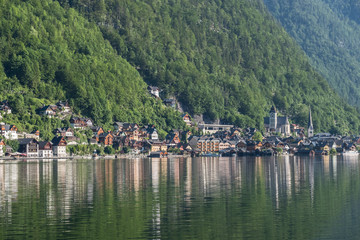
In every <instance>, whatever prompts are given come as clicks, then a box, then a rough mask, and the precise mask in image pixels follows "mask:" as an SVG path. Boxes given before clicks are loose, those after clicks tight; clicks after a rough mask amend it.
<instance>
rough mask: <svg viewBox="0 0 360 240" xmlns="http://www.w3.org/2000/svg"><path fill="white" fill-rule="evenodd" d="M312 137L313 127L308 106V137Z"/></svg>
mask: <svg viewBox="0 0 360 240" xmlns="http://www.w3.org/2000/svg"><path fill="white" fill-rule="evenodd" d="M313 136H314V126H313V122H312V117H311V107H310V106H309V123H308V137H309V138H310V137H313Z"/></svg>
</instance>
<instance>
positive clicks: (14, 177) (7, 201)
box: [0, 164, 19, 217]
mask: <svg viewBox="0 0 360 240" xmlns="http://www.w3.org/2000/svg"><path fill="white" fill-rule="evenodd" d="M18 166H19V165H18V164H0V212H3V213H7V214H8V216H7V217H11V213H12V202H13V201H16V199H17V196H18V176H19V174H18V171H19V168H18Z"/></svg>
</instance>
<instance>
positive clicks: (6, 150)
mask: <svg viewBox="0 0 360 240" xmlns="http://www.w3.org/2000/svg"><path fill="white" fill-rule="evenodd" d="M17 141H18V142H19V148H18V151H17V152H13V149H12V148H11V147H10V146H9V145H6V144H5V141H4V139H0V156H1V157H2V156H4V155H5V154H8V155H10V156H25V157H44V158H51V157H54V156H56V157H66V156H67V154H66V145H67V143H66V140H65V138H64V137H58V136H57V137H54V138H53V139H52V140H51V141H39V140H37V139H36V138H20V139H17Z"/></svg>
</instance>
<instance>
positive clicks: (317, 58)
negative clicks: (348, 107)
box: [264, 0, 360, 107]
mask: <svg viewBox="0 0 360 240" xmlns="http://www.w3.org/2000/svg"><path fill="white" fill-rule="evenodd" d="M264 2H265V4H266V5H267V6H268V8H269V9H270V11H271V12H272V13H273V15H274V16H275V17H276V18H277V19H278V20H279V21H280V22H281V24H282V25H283V26H284V28H285V29H286V30H287V31H288V32H289V33H290V35H291V36H293V37H294V39H295V40H296V41H297V42H298V43H299V44H300V45H301V47H302V48H303V49H304V51H305V52H306V54H307V55H308V56H309V58H310V59H311V63H312V65H313V66H314V67H315V68H316V69H317V70H318V71H319V72H320V73H321V74H322V75H323V76H324V77H325V78H326V79H327V80H328V81H329V83H330V84H331V86H333V87H334V88H335V89H336V91H337V92H338V93H339V94H340V95H341V96H342V97H343V98H344V99H346V100H347V101H348V102H349V103H350V104H353V105H354V106H357V107H358V106H359V104H360V69H359V67H358V66H359V64H360V47H359V46H360V18H359V16H360V2H359V1H358V0H345V1H344V0H342V1H340V0H312V1H310V0H306V1H304V0H295V1H294V0H291V1H290V0H264Z"/></svg>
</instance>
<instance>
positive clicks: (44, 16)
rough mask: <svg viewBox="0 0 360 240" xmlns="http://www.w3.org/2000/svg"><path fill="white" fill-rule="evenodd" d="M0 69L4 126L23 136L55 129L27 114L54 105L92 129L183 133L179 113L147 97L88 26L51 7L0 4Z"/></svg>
mask: <svg viewBox="0 0 360 240" xmlns="http://www.w3.org/2000/svg"><path fill="white" fill-rule="evenodd" d="M0 61H1V64H0V90H1V99H0V100H9V102H10V104H11V106H12V107H13V110H14V111H13V112H14V113H15V114H14V115H13V117H12V118H13V119H11V121H13V123H16V124H17V125H19V127H24V128H26V129H28V130H31V129H32V128H34V127H36V126H37V127H38V126H41V125H42V124H43V122H49V121H56V120H49V119H47V118H46V117H45V118H43V119H41V118H40V117H39V116H38V115H36V114H34V113H35V110H36V108H38V107H40V106H42V104H43V103H45V104H50V103H52V104H54V103H55V102H56V101H58V100H69V102H70V105H71V106H72V107H74V108H75V110H76V112H78V113H81V114H83V115H85V116H88V117H91V118H92V119H94V120H95V122H96V123H97V124H108V125H110V124H112V122H113V121H132V122H138V123H145V124H149V123H151V124H156V125H157V126H158V127H160V128H163V129H171V128H177V127H181V126H182V125H183V123H182V121H181V119H180V116H179V115H180V114H179V113H177V112H175V111H174V110H172V109H169V108H164V107H163V105H162V104H161V103H160V102H159V101H156V100H155V99H153V98H151V97H150V96H149V95H148V94H147V91H146V88H147V85H146V83H145V82H144V81H143V79H142V78H141V76H140V75H139V73H138V72H137V71H136V69H135V68H134V67H132V66H131V65H130V64H129V63H128V62H127V61H126V60H124V59H123V58H121V57H120V56H119V55H118V54H117V53H116V51H115V50H114V49H113V48H112V47H111V45H110V44H109V42H108V41H106V40H104V38H103V36H102V33H101V31H100V30H99V28H98V27H97V26H96V24H94V23H89V22H88V20H86V19H85V18H84V17H81V16H80V15H79V14H78V13H77V11H76V10H74V9H67V10H65V9H64V8H62V7H61V6H60V4H59V3H58V2H56V1H51V0H29V1H20V0H12V1H7V0H0ZM28 113H32V114H28ZM48 128H50V127H48ZM51 130H52V129H47V131H51Z"/></svg>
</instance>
